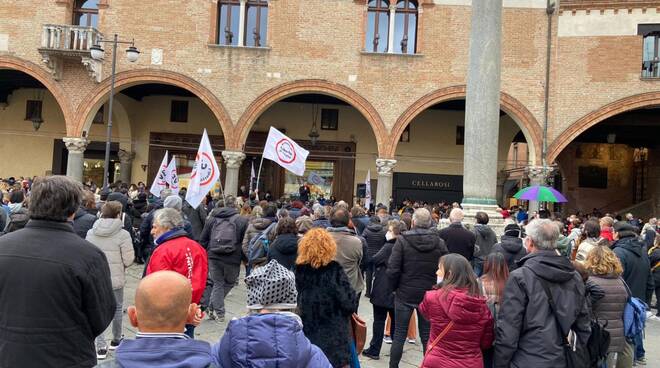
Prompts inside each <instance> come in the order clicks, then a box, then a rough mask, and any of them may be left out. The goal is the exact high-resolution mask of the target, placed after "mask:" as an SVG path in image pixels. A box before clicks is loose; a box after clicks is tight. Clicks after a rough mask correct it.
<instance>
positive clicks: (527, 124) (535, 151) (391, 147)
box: [385, 85, 543, 163]
mask: <svg viewBox="0 0 660 368" xmlns="http://www.w3.org/2000/svg"><path fill="white" fill-rule="evenodd" d="M465 96H466V86H465V85H458V86H451V87H446V88H442V89H439V90H437V91H433V92H431V93H429V94H427V95H425V96H424V97H422V98H420V99H419V100H417V101H416V102H415V103H414V104H412V105H411V106H410V107H408V108H407V109H406V111H404V112H403V114H401V116H400V117H399V119H397V121H396V123H395V125H394V127H393V128H392V130H391V132H390V141H389V144H388V145H387V151H386V156H385V157H388V158H394V156H395V154H396V147H397V144H398V143H399V137H400V136H401V134H402V133H403V131H404V130H405V129H406V127H407V126H408V125H409V124H410V123H411V122H412V121H413V119H414V118H415V117H417V116H418V115H419V114H420V113H422V112H423V111H425V110H426V109H428V108H429V107H431V106H433V105H436V104H438V103H441V102H445V101H451V100H458V99H464V98H465ZM500 108H501V109H502V111H504V112H506V113H507V114H508V115H509V116H511V118H512V119H513V120H514V121H515V122H516V123H517V124H518V126H519V127H520V129H521V130H522V131H523V134H524V135H525V138H527V144H528V145H529V147H530V152H531V153H532V158H533V159H532V161H533V162H535V163H538V162H540V161H541V155H540V153H541V147H542V144H543V143H542V142H543V138H542V137H543V135H542V133H541V126H540V124H539V123H538V121H537V120H536V118H535V117H534V115H532V113H531V112H530V111H529V110H528V109H527V108H526V107H525V106H524V105H523V104H522V103H521V102H520V101H518V100H517V99H515V98H514V97H513V96H511V95H509V94H507V93H505V92H501V93H500Z"/></svg>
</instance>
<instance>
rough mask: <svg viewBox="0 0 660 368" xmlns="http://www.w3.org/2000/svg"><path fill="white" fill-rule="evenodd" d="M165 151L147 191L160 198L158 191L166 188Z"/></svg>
mask: <svg viewBox="0 0 660 368" xmlns="http://www.w3.org/2000/svg"><path fill="white" fill-rule="evenodd" d="M166 184H167V151H165V156H163V162H161V163H160V166H159V167H158V171H157V172H156V177H155V178H154V182H153V184H151V189H149V192H151V194H153V196H154V197H158V198H160V191H161V190H163V189H165V188H167V186H166Z"/></svg>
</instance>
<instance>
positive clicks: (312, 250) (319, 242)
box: [296, 228, 337, 268]
mask: <svg viewBox="0 0 660 368" xmlns="http://www.w3.org/2000/svg"><path fill="white" fill-rule="evenodd" d="M336 254H337V243H335V239H333V238H332V236H330V234H329V233H328V232H327V231H326V230H325V229H319V228H315V229H311V230H309V231H308V232H307V233H305V236H303V238H302V239H301V240H300V243H299V244H298V258H297V259H296V264H297V265H310V266H311V267H312V268H321V267H323V266H327V265H328V264H329V263H330V262H332V261H333V260H334V259H335V255H336Z"/></svg>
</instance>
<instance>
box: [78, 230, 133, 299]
mask: <svg viewBox="0 0 660 368" xmlns="http://www.w3.org/2000/svg"><path fill="white" fill-rule="evenodd" d="M123 227H124V223H123V221H122V220H121V219H105V218H102V219H98V220H96V222H95V223H94V226H93V227H92V228H91V229H90V230H89V231H88V232H87V237H86V238H85V239H86V240H87V241H89V242H90V243H92V244H94V245H96V246H97V247H98V248H99V249H101V250H102V251H103V253H105V257H106V258H107V259H108V265H109V266H110V277H111V279H112V288H113V289H115V290H116V289H121V288H123V287H124V285H125V284H126V268H127V267H128V266H130V265H131V264H132V263H133V259H134V257H135V255H134V252H133V242H132V241H131V234H129V233H128V231H126V230H124V229H123Z"/></svg>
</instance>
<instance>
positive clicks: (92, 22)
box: [73, 0, 99, 27]
mask: <svg viewBox="0 0 660 368" xmlns="http://www.w3.org/2000/svg"><path fill="white" fill-rule="evenodd" d="M73 24H74V25H78V26H85V27H98V25H99V4H98V0H76V2H75V4H74V6H73Z"/></svg>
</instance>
